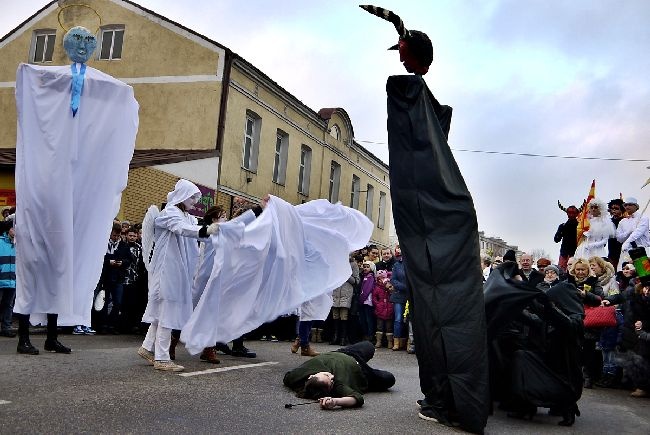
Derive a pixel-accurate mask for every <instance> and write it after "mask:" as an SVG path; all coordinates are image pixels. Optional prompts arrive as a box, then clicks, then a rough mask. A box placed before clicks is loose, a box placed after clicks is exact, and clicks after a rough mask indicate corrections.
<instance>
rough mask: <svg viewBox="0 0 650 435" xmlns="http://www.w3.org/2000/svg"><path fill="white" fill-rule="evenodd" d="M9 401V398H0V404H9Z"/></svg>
mask: <svg viewBox="0 0 650 435" xmlns="http://www.w3.org/2000/svg"><path fill="white" fill-rule="evenodd" d="M10 403H11V402H10V401H9V400H0V405H9V404H10Z"/></svg>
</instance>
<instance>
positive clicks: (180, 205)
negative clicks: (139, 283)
mask: <svg viewBox="0 0 650 435" xmlns="http://www.w3.org/2000/svg"><path fill="white" fill-rule="evenodd" d="M200 198H201V191H200V190H199V188H198V187H197V186H196V185H195V184H194V183H192V182H190V181H187V180H184V179H180V180H178V182H177V183H176V186H175V187H174V190H173V191H172V192H169V193H168V194H167V205H166V206H165V208H164V209H163V210H162V212H160V214H159V215H158V216H157V217H156V218H155V221H154V225H155V238H154V241H155V247H154V250H153V256H152V257H151V263H150V264H149V300H148V302H147V308H146V310H145V312H144V315H143V317H142V321H143V322H145V323H150V324H151V325H150V326H149V330H148V331H147V335H146V337H145V339H144V341H143V342H142V346H141V347H140V349H139V350H138V355H140V356H141V357H142V358H144V359H146V360H147V361H149V362H150V363H151V364H153V366H154V369H156V370H167V371H182V370H183V366H181V365H178V364H176V363H174V362H173V361H171V359H170V356H169V345H170V343H171V332H172V329H179V330H180V329H183V327H184V325H185V322H187V320H188V319H189V317H190V315H191V314H192V282H193V280H194V274H195V272H196V269H197V262H198V258H199V245H198V243H197V239H199V238H206V237H208V236H209V235H211V234H214V233H215V232H217V230H218V228H219V224H217V223H214V224H211V225H210V226H207V227H206V226H201V225H198V223H197V220H196V218H195V217H194V216H192V215H190V214H189V213H188V210H189V209H191V208H192V207H193V206H194V204H196V203H197V202H198V201H199V199H200Z"/></svg>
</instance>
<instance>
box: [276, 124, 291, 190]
mask: <svg viewBox="0 0 650 435" xmlns="http://www.w3.org/2000/svg"><path fill="white" fill-rule="evenodd" d="M288 153H289V135H288V134H286V133H285V132H283V131H282V130H278V132H277V134H276V136H275V158H274V159H273V182H274V183H278V184H284V182H285V179H286V178H287V157H288Z"/></svg>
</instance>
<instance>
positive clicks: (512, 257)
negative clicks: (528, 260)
mask: <svg viewBox="0 0 650 435" xmlns="http://www.w3.org/2000/svg"><path fill="white" fill-rule="evenodd" d="M503 261H517V254H516V253H515V251H513V250H512V249H508V250H507V251H506V254H505V255H504V256H503Z"/></svg>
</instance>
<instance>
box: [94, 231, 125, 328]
mask: <svg viewBox="0 0 650 435" xmlns="http://www.w3.org/2000/svg"><path fill="white" fill-rule="evenodd" d="M130 265H131V250H130V249H129V246H128V244H127V243H126V242H124V241H123V240H122V227H121V226H119V225H113V229H112V230H111V236H110V239H109V241H108V248H107V250H106V254H105V255H104V268H103V269H102V277H101V280H102V286H103V287H104V291H105V292H106V301H107V302H108V300H109V299H108V298H109V297H110V301H111V303H112V308H111V312H110V314H109V313H108V303H106V304H104V308H103V309H102V325H101V329H100V331H101V332H102V333H105V332H107V330H108V331H110V332H112V333H114V334H117V333H119V331H118V320H119V317H120V312H121V310H122V299H123V297H124V280H125V278H126V271H127V269H128V268H129V266H130Z"/></svg>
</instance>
